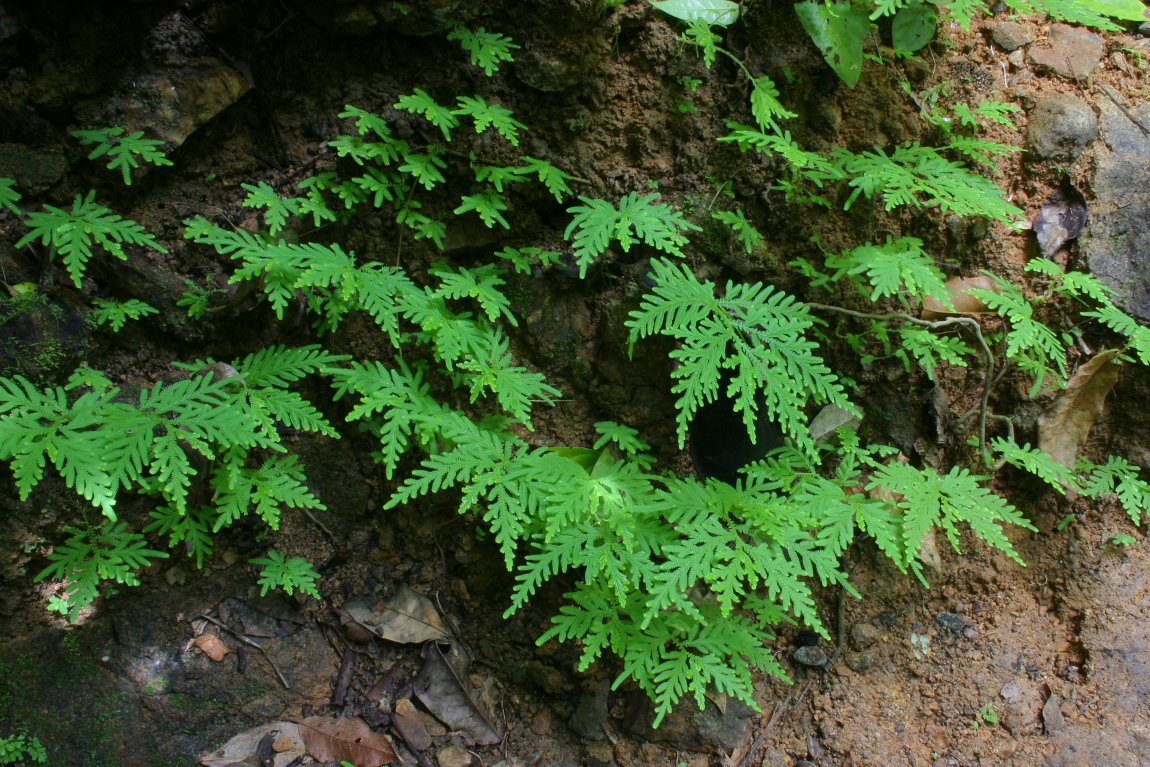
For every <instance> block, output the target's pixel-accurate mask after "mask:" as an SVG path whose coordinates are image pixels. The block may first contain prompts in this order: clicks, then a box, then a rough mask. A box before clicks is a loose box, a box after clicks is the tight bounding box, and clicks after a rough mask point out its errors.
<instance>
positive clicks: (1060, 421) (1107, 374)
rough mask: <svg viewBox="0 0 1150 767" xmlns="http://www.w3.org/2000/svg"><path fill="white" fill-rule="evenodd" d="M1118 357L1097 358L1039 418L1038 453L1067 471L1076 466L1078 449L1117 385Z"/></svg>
mask: <svg viewBox="0 0 1150 767" xmlns="http://www.w3.org/2000/svg"><path fill="white" fill-rule="evenodd" d="M1117 357H1118V352H1117V351H1116V350H1113V349H1110V350H1107V351H1104V352H1099V353H1098V354H1096V355H1094V357H1093V358H1091V359H1090V361H1089V362H1087V363H1086V364H1085V365H1083V366H1082V367H1080V368H1078V370H1077V371H1076V372H1075V373H1074V375H1073V376H1071V378H1070V380H1069V381H1068V382H1067V384H1066V388H1065V389H1064V390H1063V391H1062V393H1061V394H1059V395H1058V397H1057V398H1056V399H1055V400H1054V402H1052V403H1050V407H1048V408H1046V412H1045V413H1043V414H1042V415H1041V416H1040V417H1039V418H1038V449H1039V450H1042V451H1043V452H1045V453H1048V454H1049V455H1050V457H1051V458H1053V459H1054V460H1055V461H1058V463H1060V464H1062V465H1063V466H1065V467H1067V468H1070V467H1072V466H1074V461H1075V459H1077V457H1078V448H1080V447H1081V446H1082V443H1083V442H1085V441H1086V437H1087V435H1089V434H1090V428H1091V427H1092V426H1094V422H1095V421H1097V420H1098V416H1100V415H1102V407H1103V405H1104V404H1105V403H1106V395H1107V394H1109V393H1110V390H1111V389H1113V388H1114V384H1115V383H1116V382H1117V381H1118V366H1117V365H1116V364H1114V360H1115V359H1116V358H1117Z"/></svg>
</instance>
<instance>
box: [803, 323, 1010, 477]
mask: <svg viewBox="0 0 1150 767" xmlns="http://www.w3.org/2000/svg"><path fill="white" fill-rule="evenodd" d="M807 306H809V307H810V308H812V309H822V310H824V311H828V312H836V313H838V314H845V315H847V316H849V317H858V318H859V319H864V320H892V319H893V320H902V321H903V322H909V323H911V324H912V325H918V326H920V327H924V328H929V329H930V330H939V329H940V328H946V327H952V326H954V325H961V326H962V327H965V328H970V330H971V331H972V332H973V333H974V337H975V338H976V339H978V345H979V347H981V348H982V354H983V357H984V358H985V360H986V373H985V374H984V375H983V383H982V400H981V402H980V403H979V409H978V449H979V451H980V452H981V453H982V456H983V460H986V411H987V407H988V405H989V403H990V390H991V388H992V387H991V380H992V378H993V377H994V354H993V353H992V352H991V351H990V347H989V346H988V345H987V343H986V339H985V338H983V336H982V326H980V325H979V324H978V322H976V321H975V320H973V319H971V318H970V317H950V318H948V319H945V320H923V319H919V318H918V317H912V316H911V315H909V314H903V313H902V312H887V313H886V314H870V313H868V312H856V311H855V310H853V309H844V308H843V307H841V306H832V305H831V304H817V303H807Z"/></svg>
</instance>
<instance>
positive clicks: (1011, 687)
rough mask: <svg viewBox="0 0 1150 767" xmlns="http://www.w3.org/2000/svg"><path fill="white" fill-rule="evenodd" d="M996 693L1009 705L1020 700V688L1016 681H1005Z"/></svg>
mask: <svg viewBox="0 0 1150 767" xmlns="http://www.w3.org/2000/svg"><path fill="white" fill-rule="evenodd" d="M998 694H999V696H1001V697H1002V699H1003V700H1004V701H1006V702H1007V703H1009V704H1011V705H1013V704H1015V703H1020V702H1021V701H1022V688H1021V687H1019V685H1018V682H1013V681H1012V682H1007V683H1006V684H1004V685H1002V689H1001V690H999V691H998Z"/></svg>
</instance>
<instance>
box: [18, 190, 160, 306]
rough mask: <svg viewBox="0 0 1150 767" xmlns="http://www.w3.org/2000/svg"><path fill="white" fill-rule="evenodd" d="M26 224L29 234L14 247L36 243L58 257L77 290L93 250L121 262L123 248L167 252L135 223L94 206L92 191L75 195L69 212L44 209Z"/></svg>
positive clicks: (31, 217) (31, 216) (94, 194)
mask: <svg viewBox="0 0 1150 767" xmlns="http://www.w3.org/2000/svg"><path fill="white" fill-rule="evenodd" d="M27 224H28V228H29V229H30V230H31V231H29V232H28V234H26V235H24V237H22V238H21V239H20V241H19V242H17V243H16V247H17V248H22V247H24V246H25V245H28V244H29V243H32V242H35V241H36V240H39V241H40V244H41V245H44V246H47V247H48V248H49V253H50V255H51V256H52V257H55V256H56V255H59V256H60V258H61V259H62V260H63V261H64V266H65V268H66V269H67V270H68V275H69V276H70V277H71V278H72V284H74V285H75V286H76V287H77V288H79V287H80V286H81V281H82V280H83V278H84V271H85V269H86V268H87V264H88V261H89V259H91V258H92V253H93V248H94V247H100V248H102V249H104V250H105V251H107V252H108V253H111V254H112V255H113V256H115V257H116V258H118V259H120V260H121V261H125V260H127V258H128V256H127V254H125V253H124V245H125V244H130V245H139V246H140V247H147V248H151V249H152V250H155V251H157V252H160V253H167V252H168V251H167V249H165V248H164V247H163V246H162V245H160V244H159V243H158V242H156V238H155V237H153V236H152V235H150V234H148V233H147V232H145V231H144V228H143V227H142V226H140V225H139V224H137V223H136V222H135V221H132V220H130V219H126V218H122V217H121V216H118V215H116V214H115V213H112V211H110V210H108V209H107V208H105V207H104V206H103V205H101V204H100V203H98V202H96V193H95V192H94V191H93V192H89V193H88V196H87V197H84V196H82V195H76V199H75V201H73V203H72V210H71V211H66V210H62V209H60V208H57V207H54V206H52V205H45V206H44V210H43V211H42V212H34V213H29V214H28V219H27Z"/></svg>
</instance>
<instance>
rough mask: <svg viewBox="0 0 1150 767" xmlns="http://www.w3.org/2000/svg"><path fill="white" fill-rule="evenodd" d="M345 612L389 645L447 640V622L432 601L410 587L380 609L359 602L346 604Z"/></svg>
mask: <svg viewBox="0 0 1150 767" xmlns="http://www.w3.org/2000/svg"><path fill="white" fill-rule="evenodd" d="M344 610H345V611H346V612H347V614H348V615H350V616H351V617H352V618H354V619H355V620H356V621H357V622H358V623H359V624H360V625H362V626H363V627H364V628H366V629H367V630H368V631H371V632H372V633H374V634H375V635H377V636H379V637H380V638H382V639H386V640H387V641H389V642H399V643H400V644H422V643H423V642H427V641H431V640H434V639H445V638H446V637H447V629H446V628H445V627H444V625H443V619H442V618H440V617H439V611H438V610H436V609H435V605H433V604H432V603H431V600H429V599H428V598H427V597H425V596H421V595H420V594H416V593H415V592H414V591H412V590H411V589H409V588H407V587H406V586H400V587H399V591H397V592H396V594H395V596H394V597H392V599H391V601H389V602H388V603H387V604H386V605H384V606H383V607H380V608H378V609H372V607H371V605H370V604H369V603H368V602H366V601H364V600H360V599H356V600H352V601H351V602H348V603H347V604H346V605H344Z"/></svg>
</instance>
